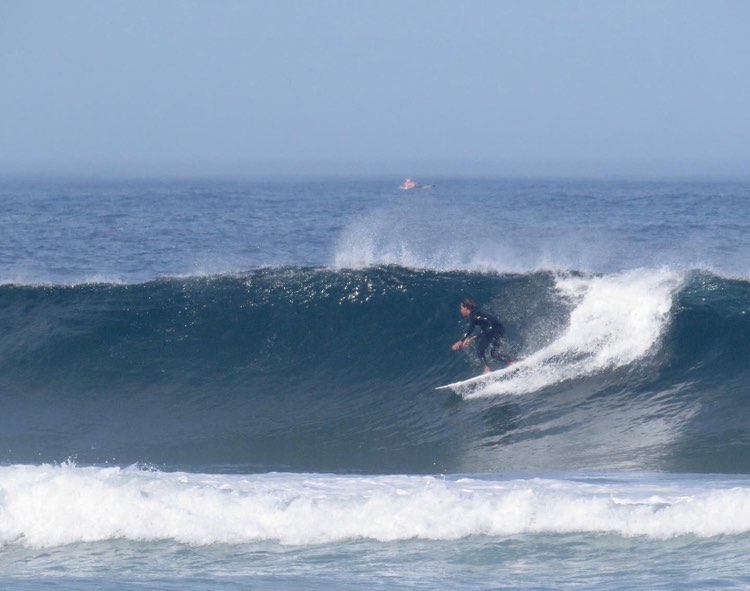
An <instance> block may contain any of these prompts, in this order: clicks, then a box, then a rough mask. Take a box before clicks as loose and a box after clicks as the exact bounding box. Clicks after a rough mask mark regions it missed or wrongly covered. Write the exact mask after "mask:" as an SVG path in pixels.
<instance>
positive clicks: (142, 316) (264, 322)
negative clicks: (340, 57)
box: [0, 178, 750, 591]
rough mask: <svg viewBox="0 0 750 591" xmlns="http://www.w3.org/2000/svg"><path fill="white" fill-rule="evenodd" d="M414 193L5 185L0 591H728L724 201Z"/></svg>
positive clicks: (745, 186)
mask: <svg viewBox="0 0 750 591" xmlns="http://www.w3.org/2000/svg"><path fill="white" fill-rule="evenodd" d="M421 180H423V181H424V182H431V183H433V184H434V186H433V187H432V188H429V189H419V190H411V191H401V190H399V189H398V185H399V183H400V181H401V179H396V178H352V179H341V178H335V179H321V178H312V179H306V180H304V179H296V180H264V181H260V180H205V181H199V180H193V181H179V182H176V181H110V182H104V181H80V180H78V181H76V180H51V179H46V180H19V179H14V180H10V179H5V180H1V181H0V399H1V400H2V403H3V404H2V408H3V411H2V413H0V588H2V589H14V590H31V589H45V590H55V591H57V590H66V591H67V590H71V589H73V590H78V589H80V590H89V589H91V590H94V589H96V590H104V591H107V590H121V589H122V590H125V589H159V590H188V591H189V590H209V589H210V590H246V589H300V590H318V589H320V590H327V591H328V590H332V591H338V590H349V589H352V590H353V589H372V588H377V589H445V590H472V591H474V590H486V589H524V590H525V589H528V590H532V589H533V590H538V589H592V590H593V589H595V590H604V591H608V590H618V591H622V590H643V589H700V590H704V589H747V588H750V569H748V567H747V556H748V552H750V364H749V363H748V361H750V182H748V181H742V180H705V181H696V180H690V181H688V180H685V181H681V180H672V181H655V180H648V181H647V180H641V181H637V180H596V181H594V180H553V179H550V180H522V179H519V180H512V179H497V180H492V179H484V180H482V179H421ZM464 297H472V298H474V299H475V300H477V301H478V302H480V304H481V305H482V306H483V307H484V308H485V309H487V310H489V311H491V312H493V313H494V314H496V315H497V316H499V317H500V318H502V320H503V321H504V323H505V326H506V343H505V346H506V349H507V351H508V352H510V353H511V354H512V355H514V356H515V357H517V358H518V359H519V361H518V363H517V364H516V365H515V366H513V367H512V368H511V370H510V371H506V372H503V373H501V374H499V375H497V376H494V377H493V379H491V380H489V381H487V382H483V383H482V384H481V385H480V386H478V387H457V388H455V389H454V390H436V387H437V386H441V385H443V384H447V383H451V382H456V381H458V380H463V379H466V378H469V377H471V376H473V375H476V374H478V373H479V372H480V371H481V366H480V365H479V363H478V361H477V359H476V356H475V353H474V351H472V350H471V349H470V348H469V349H466V350H462V351H458V352H454V351H452V350H451V344H452V343H453V342H455V340H457V339H458V337H459V336H460V335H461V334H462V332H463V330H464V326H463V322H462V318H461V317H460V315H459V314H458V302H459V301H460V299H462V298H464Z"/></svg>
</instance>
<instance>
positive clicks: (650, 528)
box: [0, 464, 750, 548]
mask: <svg viewBox="0 0 750 591" xmlns="http://www.w3.org/2000/svg"><path fill="white" fill-rule="evenodd" d="M0 492H1V493H2V494H1V495H0V517H1V518H0V545H7V544H22V545H24V546H29V547H35V548H45V547H51V546H57V545H61V544H72V543H78V542H99V541H105V540H113V539H127V540H133V541H140V542H145V541H157V540H171V541H176V542H180V543H186V544H197V545H204V544H217V543H221V544H245V543H253V542H260V541H271V542H278V543H281V544H285V545H306V544H322V543H331V542H340V541H345V540H356V539H372V540H376V541H381V542H392V541H397V540H411V539H425V540H455V539H460V538H465V537H469V536H477V535H481V536H489V537H493V536H502V537H507V536H513V535H519V534H569V533H588V534H591V533H599V534H602V533H609V534H615V535H620V536H626V537H629V536H645V537H648V538H654V539H667V538H672V537H675V536H686V535H691V536H697V537H712V536H723V535H739V534H745V533H748V532H750V480H748V479H747V478H739V477H734V478H728V477H723V478H719V477H717V478H713V479H711V480H710V481H706V480H703V479H698V478H694V477H687V476H682V477H672V478H669V477H664V476H661V477H656V476H654V475H650V476H649V475H643V474H632V475H629V476H623V475H620V476H617V477H615V476H613V475H598V476H591V477H588V478H587V477H585V476H578V477H574V478H571V477H568V478H565V477H553V476H547V477H537V478H507V477H506V478H504V477H498V476H484V477H482V478H477V477H470V476H466V477H463V476H453V477H449V478H445V477H433V476H359V477H354V476H334V475H315V474H262V475H237V476H231V475H206V474H189V473H180V472H177V473H165V472H158V471H144V470H140V469H137V468H135V467H132V468H125V469H121V468H92V467H89V468H85V467H76V466H75V465H72V464H68V465H62V466H9V467H4V468H0Z"/></svg>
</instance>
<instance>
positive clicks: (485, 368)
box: [482, 365, 491, 374]
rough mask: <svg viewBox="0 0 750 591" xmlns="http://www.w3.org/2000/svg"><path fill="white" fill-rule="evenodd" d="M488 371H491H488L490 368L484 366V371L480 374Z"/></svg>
mask: <svg viewBox="0 0 750 591" xmlns="http://www.w3.org/2000/svg"><path fill="white" fill-rule="evenodd" d="M490 371H491V370H490V368H489V367H487V366H486V365H485V366H484V371H483V372H482V373H483V374H485V373H490Z"/></svg>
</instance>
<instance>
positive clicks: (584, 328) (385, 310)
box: [0, 267, 750, 474]
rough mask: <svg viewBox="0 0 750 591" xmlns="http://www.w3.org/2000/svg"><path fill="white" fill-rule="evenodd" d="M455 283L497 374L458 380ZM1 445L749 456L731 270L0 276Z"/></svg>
mask: <svg viewBox="0 0 750 591" xmlns="http://www.w3.org/2000/svg"><path fill="white" fill-rule="evenodd" d="M466 296H470V297H473V298H474V299H476V300H477V301H479V302H481V303H482V304H483V305H484V307H485V308H486V309H488V310H491V311H492V312H494V313H495V314H497V315H498V316H500V317H501V318H502V319H503V320H504V322H505V324H506V332H507V335H506V336H507V347H508V350H509V351H510V352H511V353H512V354H513V355H516V356H518V357H519V358H522V361H520V362H519V363H518V368H517V370H516V371H514V372H512V373H509V374H508V375H506V376H505V377H504V378H503V379H500V380H497V381H494V382H492V383H490V384H489V385H487V386H486V387H484V388H482V389H480V390H475V391H473V392H471V393H465V397H464V398H461V397H460V396H457V395H456V394H454V393H451V392H446V391H435V387H436V386H439V385H442V384H446V383H449V382H454V381H456V380H457V379H464V378H468V377H470V376H471V375H475V374H476V373H478V372H479V370H480V367H479V366H478V363H477V361H476V359H475V356H474V352H473V351H460V352H453V351H451V349H450V345H451V343H452V342H453V341H454V340H456V338H458V336H460V334H461V332H462V330H463V324H462V320H461V318H460V316H459V315H458V311H457V304H458V301H459V300H460V299H461V298H462V297H466ZM0 307H1V309H2V315H1V316H0V317H1V318H2V331H1V333H0V353H1V354H0V396H2V400H3V407H4V411H3V413H2V414H1V415H0V453H1V454H2V456H1V459H0V461H1V462H2V463H3V464H6V465H8V464H23V463H33V464H39V463H47V462H49V463H56V462H64V461H65V460H66V459H68V458H73V459H75V461H76V462H77V463H78V464H81V465H99V466H103V465H106V464H117V465H127V464H132V463H141V464H146V465H149V466H153V467H156V468H160V469H161V468H167V469H178V470H180V469H184V470H188V471H192V472H220V473H227V474H231V473H248V472H250V473H252V472H268V471H294V472H333V473H352V472H355V473H356V472H360V473H369V474H378V473H383V474H384V473H390V474H394V473H406V474H435V473H454V474H455V473H475V474H477V473H496V472H503V471H516V470H567V469H585V470H598V469H604V470H615V469H638V470H664V471H673V472H725V473H732V472H748V471H750V453H748V452H749V451H750V438H749V437H748V435H747V430H746V425H747V424H748V421H749V420H750V405H748V404H747V399H748V396H749V395H750V391H749V388H748V384H749V383H750V369H748V364H747V360H748V359H750V320H749V319H748V310H750V283H748V282H747V281H744V280H738V279H735V280H733V279H726V278H721V277H718V276H716V275H712V274H709V273H702V272H688V273H679V274H678V273H675V272H672V271H669V270H663V269H657V270H653V269H652V270H648V269H642V270H635V271H627V272H623V273H618V274H610V275H586V274H575V273H561V274H555V273H548V272H537V273H524V274H505V275H498V274H486V273H469V272H463V271H456V272H437V271H414V270H408V269H405V268H402V267H376V268H368V269H364V270H351V271H347V270H328V269H318V268H299V267H289V268H273V269H262V270H256V271H253V272H250V273H246V274H239V275H223V276H215V277H200V278H184V279H164V280H158V281H153V282H149V283H143V284H137V285H112V284H84V285H77V286H72V287H66V286H24V285H4V286H0Z"/></svg>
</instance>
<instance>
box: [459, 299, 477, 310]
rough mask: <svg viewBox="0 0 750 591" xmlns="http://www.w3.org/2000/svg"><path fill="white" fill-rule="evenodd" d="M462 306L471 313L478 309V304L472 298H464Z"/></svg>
mask: <svg viewBox="0 0 750 591" xmlns="http://www.w3.org/2000/svg"><path fill="white" fill-rule="evenodd" d="M461 305H462V306H463V307H464V308H466V309H467V310H469V311H471V310H474V309H475V308H476V307H477V303H476V302H475V301H474V300H472V299H471V298H464V299H463V300H461Z"/></svg>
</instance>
